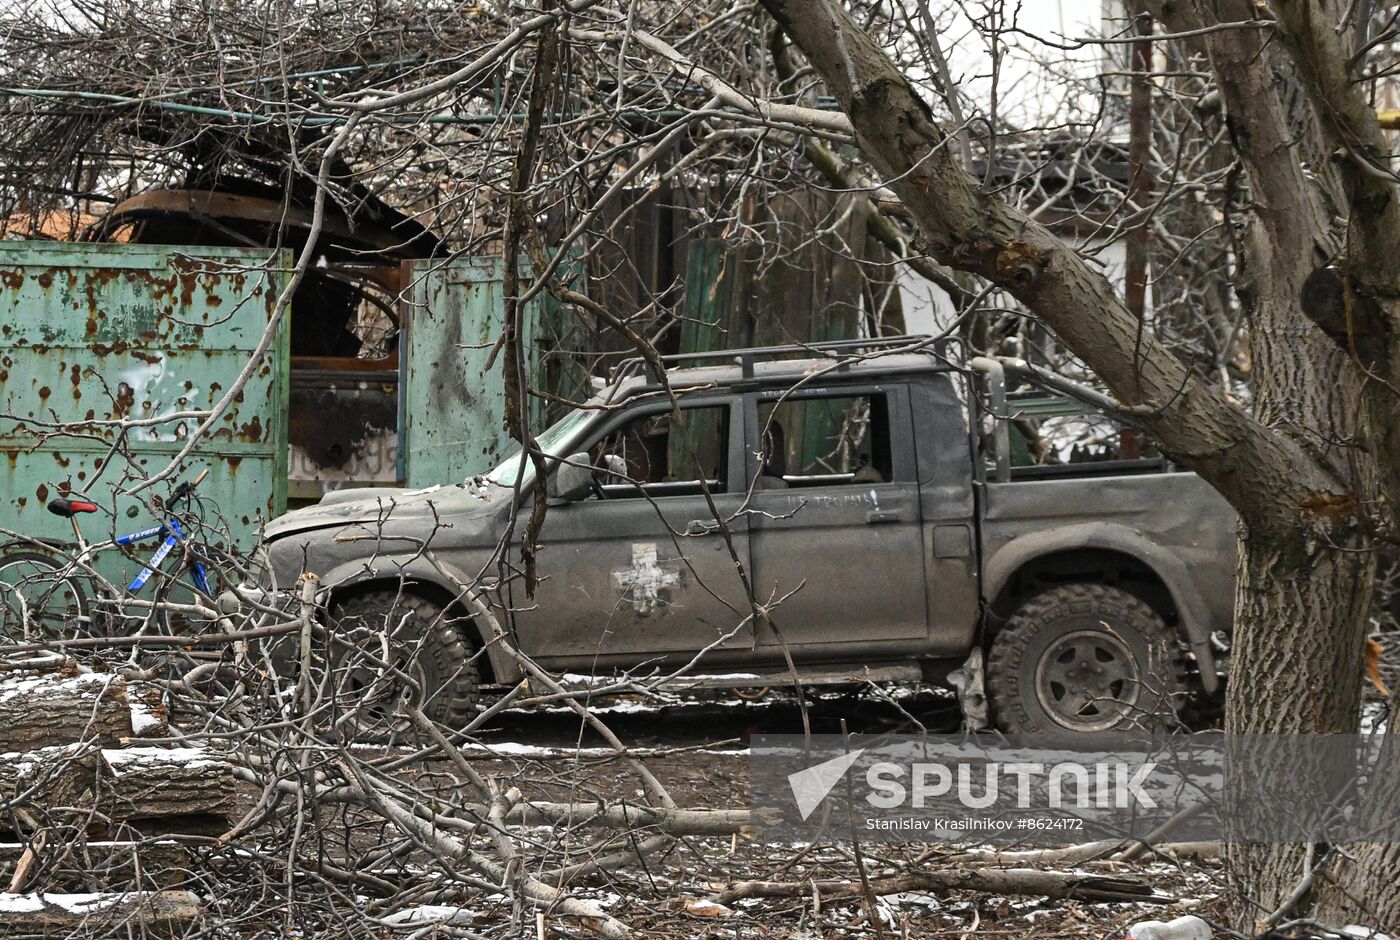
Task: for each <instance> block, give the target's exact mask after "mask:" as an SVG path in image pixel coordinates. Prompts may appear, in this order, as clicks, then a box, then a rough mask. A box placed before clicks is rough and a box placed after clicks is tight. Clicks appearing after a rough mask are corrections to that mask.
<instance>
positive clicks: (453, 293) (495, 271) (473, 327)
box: [399, 259, 544, 487]
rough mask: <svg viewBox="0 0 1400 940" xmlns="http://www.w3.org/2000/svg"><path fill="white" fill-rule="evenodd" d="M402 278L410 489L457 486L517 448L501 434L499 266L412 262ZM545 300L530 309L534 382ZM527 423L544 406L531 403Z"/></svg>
mask: <svg viewBox="0 0 1400 940" xmlns="http://www.w3.org/2000/svg"><path fill="white" fill-rule="evenodd" d="M409 270H410V274H409V276H408V277H407V278H406V282H407V284H408V288H407V291H406V295H407V298H408V300H407V304H406V306H407V310H406V311H405V313H404V315H403V318H402V319H403V322H404V324H405V330H404V336H403V338H402V339H401V340H400V343H399V349H400V354H401V356H402V357H403V358H402V361H401V363H402V364H401V369H400V372H401V376H402V378H401V381H400V395H399V402H400V423H399V426H400V428H402V438H401V439H402V441H403V442H404V443H403V445H402V447H401V449H400V454H401V455H402V462H403V478H404V481H405V483H406V484H407V485H408V486H412V487H418V486H431V485H433V484H435V483H455V482H461V481H462V480H464V479H466V478H467V477H469V476H472V475H473V474H477V473H485V472H486V471H487V470H490V469H491V468H492V467H493V466H495V465H496V464H497V463H499V462H500V460H501V459H502V458H503V457H505V456H506V455H508V454H509V453H511V452H512V451H514V450H515V449H516V446H517V445H516V444H515V442H514V441H512V440H511V438H510V435H509V434H507V433H506V429H505V382H504V377H503V371H502V367H503V364H504V363H503V359H504V357H503V356H502V355H500V354H498V355H497V356H496V357H495V361H494V362H493V363H491V367H490V368H489V369H488V368H487V362H488V361H490V359H491V352H492V349H493V348H494V347H495V344H496V341H497V340H498V339H499V338H500V335H501V326H502V322H503V318H504V312H505V302H504V290H503V283H502V281H503V276H504V274H503V265H502V263H501V261H500V260H499V259H465V260H458V261H453V262H448V263H444V262H430V261H425V262H413V263H411V266H410V269H409ZM543 308H544V301H543V300H542V299H539V298H537V299H536V300H534V301H532V302H531V303H530V304H528V305H527V309H526V311H525V324H524V329H523V331H522V333H523V335H522V342H523V343H524V347H525V350H526V370H527V372H528V373H529V374H530V375H532V376H533V375H538V374H539V372H540V369H539V362H540V357H539V348H538V345H537V343H536V332H537V330H536V327H537V325H538V323H539V318H540V311H541V310H542V309H543ZM530 410H531V426H532V427H533V428H535V429H536V430H537V431H539V430H543V427H542V423H543V415H544V409H543V407H542V406H541V404H540V402H539V399H538V398H534V397H533V396H532V398H531V405H530Z"/></svg>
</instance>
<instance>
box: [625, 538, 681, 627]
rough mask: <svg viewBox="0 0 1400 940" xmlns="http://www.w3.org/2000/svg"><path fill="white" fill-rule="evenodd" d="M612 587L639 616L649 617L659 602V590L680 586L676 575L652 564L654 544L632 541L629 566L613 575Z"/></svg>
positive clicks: (654, 556)
mask: <svg viewBox="0 0 1400 940" xmlns="http://www.w3.org/2000/svg"><path fill="white" fill-rule="evenodd" d="M612 580H613V584H615V585H617V586H618V587H620V588H622V589H623V590H624V591H626V593H627V596H628V597H630V598H631V600H632V606H633V607H634V608H635V609H636V611H637V613H639V614H649V613H651V612H652V611H654V610H656V608H657V607H658V606H659V605H660V603H661V590H662V589H663V588H668V587H671V586H673V585H676V584H679V583H680V580H681V578H680V574H679V573H677V572H675V571H667V570H666V569H664V568H662V567H661V566H660V565H658V564H657V563H656V543H655V542H634V543H633V545H632V567H630V568H622V569H620V570H618V571H614V572H613V576H612Z"/></svg>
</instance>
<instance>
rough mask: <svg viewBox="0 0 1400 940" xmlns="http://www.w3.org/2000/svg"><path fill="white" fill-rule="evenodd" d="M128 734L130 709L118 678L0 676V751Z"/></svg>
mask: <svg viewBox="0 0 1400 940" xmlns="http://www.w3.org/2000/svg"><path fill="white" fill-rule="evenodd" d="M130 736H131V710H130V706H129V705H128V702H127V692H126V683H125V681H123V680H122V678H121V677H120V676H113V675H105V674H102V673H86V674H84V675H77V676H66V677H65V676H63V675H61V674H54V675H41V676H30V675H18V676H16V675H11V676H9V677H7V678H4V679H0V751H4V752H9V751H29V750H34V749H35V748H42V747H50V746H52V745H56V744H68V743H71V742H73V741H96V742H97V743H99V744H117V743H119V742H120V741H121V740H122V739H123V738H128V737H130Z"/></svg>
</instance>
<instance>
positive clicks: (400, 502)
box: [265, 478, 511, 542]
mask: <svg viewBox="0 0 1400 940" xmlns="http://www.w3.org/2000/svg"><path fill="white" fill-rule="evenodd" d="M510 496H511V489H510V487H503V486H496V485H495V484H491V483H482V482H479V478H478V480H469V481H467V482H466V483H460V484H456V485H452V486H430V487H427V488H426V489H418V490H410V489H403V488H390V487H356V488H353V489H344V490H332V491H331V492H329V493H327V494H326V495H325V496H324V497H322V499H321V501H320V502H319V503H317V504H316V505H315V506H308V507H307V508H305V509H296V510H293V511H292V512H289V513H286V514H285V515H282V516H279V517H278V518H276V519H274V520H272V522H270V523H268V525H267V527H266V529H265V538H266V540H267V541H269V542H271V541H275V540H277V539H280V538H285V537H286V536H288V535H295V534H297V533H299V532H310V531H313V530H315V529H328V528H340V527H342V526H346V525H356V524H369V525H379V524H382V523H385V522H389V521H392V522H394V523H399V524H402V523H405V522H412V521H414V520H419V519H432V518H434V516H436V517H438V518H441V517H443V516H448V515H453V516H460V515H467V514H478V513H480V514H485V513H487V512H490V511H491V510H492V509H494V508H496V507H498V506H500V505H501V503H502V501H503V500H509V499H510Z"/></svg>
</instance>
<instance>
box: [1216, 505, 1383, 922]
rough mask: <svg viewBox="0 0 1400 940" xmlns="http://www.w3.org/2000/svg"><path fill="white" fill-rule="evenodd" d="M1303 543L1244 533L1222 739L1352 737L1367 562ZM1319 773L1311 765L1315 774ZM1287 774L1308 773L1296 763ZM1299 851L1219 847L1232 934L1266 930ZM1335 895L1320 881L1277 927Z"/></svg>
mask: <svg viewBox="0 0 1400 940" xmlns="http://www.w3.org/2000/svg"><path fill="white" fill-rule="evenodd" d="M1301 541H1302V540H1300V539H1289V540H1284V541H1280V540H1276V539H1270V538H1266V537H1262V536H1261V537H1250V535H1249V533H1247V532H1246V533H1245V538H1243V539H1242V540H1241V543H1240V560H1239V580H1238V588H1237V597H1236V605H1235V631H1234V648H1233V652H1232V659H1231V664H1230V683H1229V691H1228V693H1227V703H1226V731H1227V732H1228V733H1230V734H1233V735H1265V734H1268V735H1276V734H1282V733H1294V734H1339V733H1351V732H1355V730H1356V727H1357V716H1358V714H1359V710H1360V707H1361V682H1360V678H1361V675H1362V650H1363V645H1364V642H1365V631H1366V622H1367V620H1366V614H1367V610H1368V607H1369V600H1370V593H1371V592H1370V587H1371V578H1372V574H1373V570H1374V567H1375V566H1374V556H1373V555H1372V553H1370V552H1367V551H1346V547H1349V546H1346V547H1339V546H1332V545H1328V544H1327V543H1326V541H1325V540H1321V539H1318V540H1313V541H1311V542H1304V543H1302V544H1299V543H1300V542H1301ZM1326 770H1327V768H1325V767H1318V768H1314V769H1313V773H1316V774H1321V773H1325V772H1326ZM1287 772H1288V773H1290V774H1299V773H1302V774H1308V773H1309V772H1308V771H1307V770H1305V769H1304V770H1300V769H1299V768H1297V767H1296V766H1290V767H1289V769H1288V771H1287ZM1285 779H1287V778H1285ZM1273 811H1274V812H1276V811H1277V808H1276V807H1275V808H1273ZM1306 853H1307V849H1306V847H1305V846H1303V845H1300V844H1297V843H1274V844H1268V843H1249V842H1245V843H1233V842H1231V843H1227V845H1226V852H1225V857H1226V873H1227V877H1228V878H1229V880H1230V883H1231V885H1232V887H1233V888H1234V889H1235V891H1236V896H1237V898H1238V899H1239V902H1240V903H1239V906H1238V907H1237V912H1238V922H1237V924H1236V927H1237V928H1238V929H1240V930H1241V931H1243V932H1246V933H1254V932H1256V931H1258V930H1262V929H1264V927H1265V926H1266V925H1265V924H1264V921H1266V920H1267V919H1268V918H1269V917H1271V916H1272V915H1274V914H1275V912H1279V911H1280V908H1282V907H1284V905H1285V904H1286V902H1288V901H1289V900H1290V898H1293V896H1294V894H1295V891H1296V889H1297V887H1298V885H1299V884H1300V883H1301V881H1302V879H1303V877H1304V872H1305V857H1306ZM1343 883H1344V885H1345V887H1346V889H1347V890H1348V891H1350V892H1352V893H1358V894H1360V895H1362V896H1365V897H1367V898H1369V899H1371V900H1373V901H1377V902H1381V901H1383V899H1385V898H1387V897H1391V896H1394V897H1400V893H1397V892H1396V886H1395V885H1394V884H1393V883H1391V882H1389V881H1385V882H1377V883H1373V884H1362V883H1358V882H1357V881H1356V880H1354V879H1345V880H1344V882H1343ZM1335 891H1336V888H1335V887H1333V886H1331V883H1330V882H1328V881H1327V880H1325V879H1318V881H1317V882H1316V884H1315V886H1314V888H1313V890H1312V891H1310V892H1306V893H1304V894H1303V895H1302V896H1300V897H1298V898H1296V901H1295V903H1294V905H1293V908H1292V910H1290V911H1288V912H1284V913H1283V914H1281V916H1280V917H1279V918H1278V920H1280V921H1282V920H1288V919H1292V917H1296V916H1298V915H1299V914H1300V913H1303V912H1309V913H1311V914H1312V915H1314V916H1315V915H1316V914H1317V912H1318V910H1320V909H1321V908H1324V907H1326V906H1327V905H1328V900H1327V898H1326V897H1325V895H1327V894H1328V893H1329V892H1335ZM1392 903H1393V900H1392Z"/></svg>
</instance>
